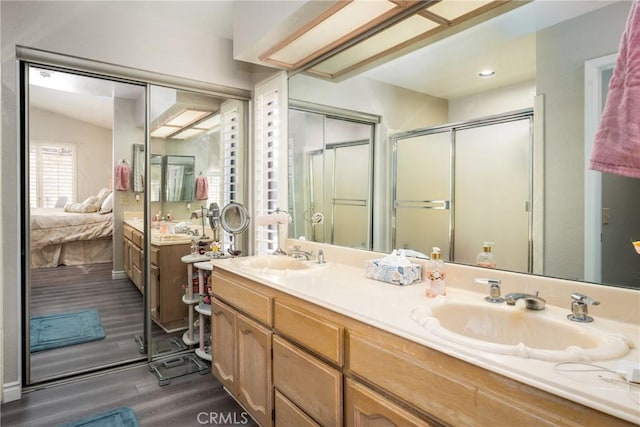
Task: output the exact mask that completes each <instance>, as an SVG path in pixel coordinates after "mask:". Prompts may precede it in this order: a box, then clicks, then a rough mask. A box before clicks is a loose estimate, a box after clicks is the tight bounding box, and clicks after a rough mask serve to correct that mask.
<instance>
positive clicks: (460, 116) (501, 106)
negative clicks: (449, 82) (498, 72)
mask: <svg viewBox="0 0 640 427" xmlns="http://www.w3.org/2000/svg"><path fill="white" fill-rule="evenodd" d="M535 96H536V82H535V80H534V81H528V82H523V83H518V84H514V85H510V86H505V87H502V88H499V89H495V90H490V91H487V92H482V93H479V94H476V95H470V96H465V97H461V98H455V99H450V100H449V122H450V123H458V122H464V121H468V120H473V119H478V118H481V117H486V116H493V115H496V114H502V113H508V112H511V111H516V110H522V109H525V108H533V99H534V97H535Z"/></svg>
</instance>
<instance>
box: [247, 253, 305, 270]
mask: <svg viewBox="0 0 640 427" xmlns="http://www.w3.org/2000/svg"><path fill="white" fill-rule="evenodd" d="M241 263H242V264H243V265H244V266H246V267H250V268H257V269H263V268H265V269H268V270H306V269H308V268H309V264H307V263H305V262H303V261H302V260H299V259H296V258H289V257H286V256H279V255H259V256H255V257H247V259H245V260H243V261H241Z"/></svg>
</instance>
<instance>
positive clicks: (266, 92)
mask: <svg viewBox="0 0 640 427" xmlns="http://www.w3.org/2000/svg"><path fill="white" fill-rule="evenodd" d="M283 81H285V82H286V79H285V80H283V79H282V77H281V76H278V77H276V78H275V79H272V80H270V81H269V82H267V83H265V84H264V85H263V86H261V87H258V88H257V89H256V96H255V146H254V149H253V153H254V168H253V171H254V191H253V195H254V210H255V215H256V217H257V216H262V215H269V214H272V213H274V212H275V211H276V210H277V209H279V208H280V209H286V207H287V202H286V200H287V197H286V196H287V195H286V179H287V161H286V160H287V159H286V155H287V150H286V144H283V142H284V140H285V137H286V132H285V133H283V132H284V131H283V130H284V129H286V98H285V97H286V93H285V91H286V83H284V84H283ZM283 99H284V101H283ZM283 155H284V157H283ZM277 227H278V226H277V225H263V226H257V227H256V230H255V241H254V246H255V250H256V252H257V253H270V252H273V251H274V250H276V249H277V248H278V246H279V245H278V241H277V239H278V228H277ZM281 227H282V229H281V231H282V232H283V233H286V226H281Z"/></svg>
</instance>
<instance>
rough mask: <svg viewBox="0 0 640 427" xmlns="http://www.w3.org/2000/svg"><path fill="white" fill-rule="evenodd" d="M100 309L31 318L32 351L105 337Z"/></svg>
mask: <svg viewBox="0 0 640 427" xmlns="http://www.w3.org/2000/svg"><path fill="white" fill-rule="evenodd" d="M104 337H105V333H104V329H103V328H102V322H100V316H99V315H98V310H96V309H90V310H82V311H73V312H70V313H60V314H52V315H49V316H36V317H32V318H31V338H30V345H31V352H32V353H34V352H36V351H43V350H50V349H52V348H59V347H66V346H68V345H74V344H81V343H85V342H89V341H97V340H101V339H104Z"/></svg>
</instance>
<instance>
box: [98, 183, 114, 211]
mask: <svg viewBox="0 0 640 427" xmlns="http://www.w3.org/2000/svg"><path fill="white" fill-rule="evenodd" d="M109 194H111V190H109V189H108V188H103V189H102V190H100V191H99V192H98V195H97V196H96V197H97V198H98V200H97V201H96V207H97V208H98V209H100V207H101V206H102V204H103V203H104V200H105V199H106V198H107V196H108V195H109Z"/></svg>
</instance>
